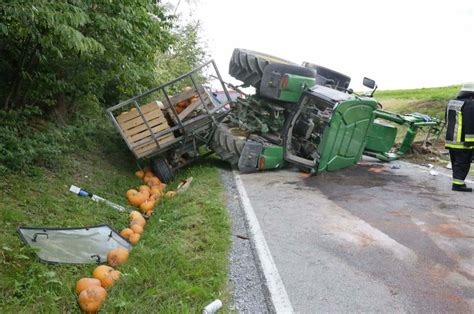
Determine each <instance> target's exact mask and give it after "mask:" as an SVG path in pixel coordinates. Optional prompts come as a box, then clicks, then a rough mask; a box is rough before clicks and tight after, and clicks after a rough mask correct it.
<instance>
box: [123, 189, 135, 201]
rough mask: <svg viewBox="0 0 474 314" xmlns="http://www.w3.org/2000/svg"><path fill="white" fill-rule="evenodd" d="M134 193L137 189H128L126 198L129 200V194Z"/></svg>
mask: <svg viewBox="0 0 474 314" xmlns="http://www.w3.org/2000/svg"><path fill="white" fill-rule="evenodd" d="M135 193H138V191H137V190H135V189H130V190H128V191H127V193H126V195H127V199H128V200H130V196H132V194H135Z"/></svg>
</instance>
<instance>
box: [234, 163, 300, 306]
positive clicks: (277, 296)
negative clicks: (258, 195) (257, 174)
mask: <svg viewBox="0 0 474 314" xmlns="http://www.w3.org/2000/svg"><path fill="white" fill-rule="evenodd" d="M233 173H234V178H235V184H236V186H237V191H238V192H239V195H240V203H241V204H242V207H243V209H244V212H245V217H246V219H247V223H248V228H249V233H250V239H251V240H252V241H253V243H254V246H255V250H256V253H257V256H258V259H259V261H260V266H261V269H262V272H263V276H264V277H265V281H266V284H267V288H268V292H269V294H270V299H271V302H272V305H273V308H274V310H275V312H276V313H293V312H294V310H293V306H292V305H291V302H290V298H289V297H288V294H287V293H286V289H285V286H284V284H283V281H282V280H281V277H280V273H279V272H278V269H277V267H276V265H275V262H274V261H273V257H272V254H271V252H270V249H269V248H268V245H267V241H266V240H265V237H264V235H263V232H262V229H261V228H260V224H259V222H258V220H257V216H256V215H255V211H254V209H253V207H252V204H251V202H250V199H249V197H248V195H247V191H246V190H245V187H244V185H243V182H242V179H241V178H240V175H239V173H238V172H237V171H235V170H234V171H233Z"/></svg>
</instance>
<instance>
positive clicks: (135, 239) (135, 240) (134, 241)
mask: <svg viewBox="0 0 474 314" xmlns="http://www.w3.org/2000/svg"><path fill="white" fill-rule="evenodd" d="M128 241H130V243H131V244H133V245H135V244H137V243H138V241H140V234H139V233H134V234H132V235H131V236H130V238H128Z"/></svg>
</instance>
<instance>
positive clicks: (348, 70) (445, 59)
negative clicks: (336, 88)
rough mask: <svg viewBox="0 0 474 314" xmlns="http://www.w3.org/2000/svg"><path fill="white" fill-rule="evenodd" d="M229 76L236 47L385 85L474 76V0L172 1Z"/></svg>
mask: <svg viewBox="0 0 474 314" xmlns="http://www.w3.org/2000/svg"><path fill="white" fill-rule="evenodd" d="M169 2H170V3H172V4H175V5H176V4H178V2H179V6H178V9H177V14H179V15H180V18H181V19H182V20H188V21H189V20H199V21H200V24H201V28H202V32H201V35H202V39H203V40H204V42H205V44H206V46H207V50H208V52H209V55H210V57H211V58H213V59H214V60H215V61H216V63H217V66H218V68H219V70H220V72H221V74H223V76H224V80H231V78H230V76H229V75H228V74H227V72H228V64H229V60H230V56H231V55H232V51H233V49H234V48H244V49H250V50H256V51H259V52H263V53H268V54H271V55H275V56H277V57H280V58H283V59H287V60H291V61H294V62H297V63H302V62H303V61H308V62H312V63H316V64H319V65H322V66H325V67H328V68H331V69H333V70H336V71H338V72H341V73H344V74H346V75H349V76H350V77H351V78H352V81H351V87H352V88H353V89H355V90H360V89H361V88H362V79H363V77H364V76H367V77H370V78H372V79H374V80H375V81H376V82H377V85H378V87H379V89H383V90H387V89H405V88H420V87H438V86H448V85H454V84H461V83H464V82H469V81H474V0H449V1H448V0H446V1H440V0H434V1H428V0H410V1H408V0H397V1H394V0H392V1H383V0H379V1H376V0H358V1H354V0H353V1H351V0H337V1H334V0H333V1H329V0H326V1H319V0H315V1H310V0H293V1H290V0H285V1H280V0H273V1H271V0H260V1H259V0H253V1H252V0H238V1H235V0H220V1H219V0H181V1H179V0H169Z"/></svg>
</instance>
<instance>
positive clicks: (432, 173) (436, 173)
mask: <svg viewBox="0 0 474 314" xmlns="http://www.w3.org/2000/svg"><path fill="white" fill-rule="evenodd" d="M438 174H439V172H438V171H436V170H431V171H430V175H432V176H437V175H438Z"/></svg>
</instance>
